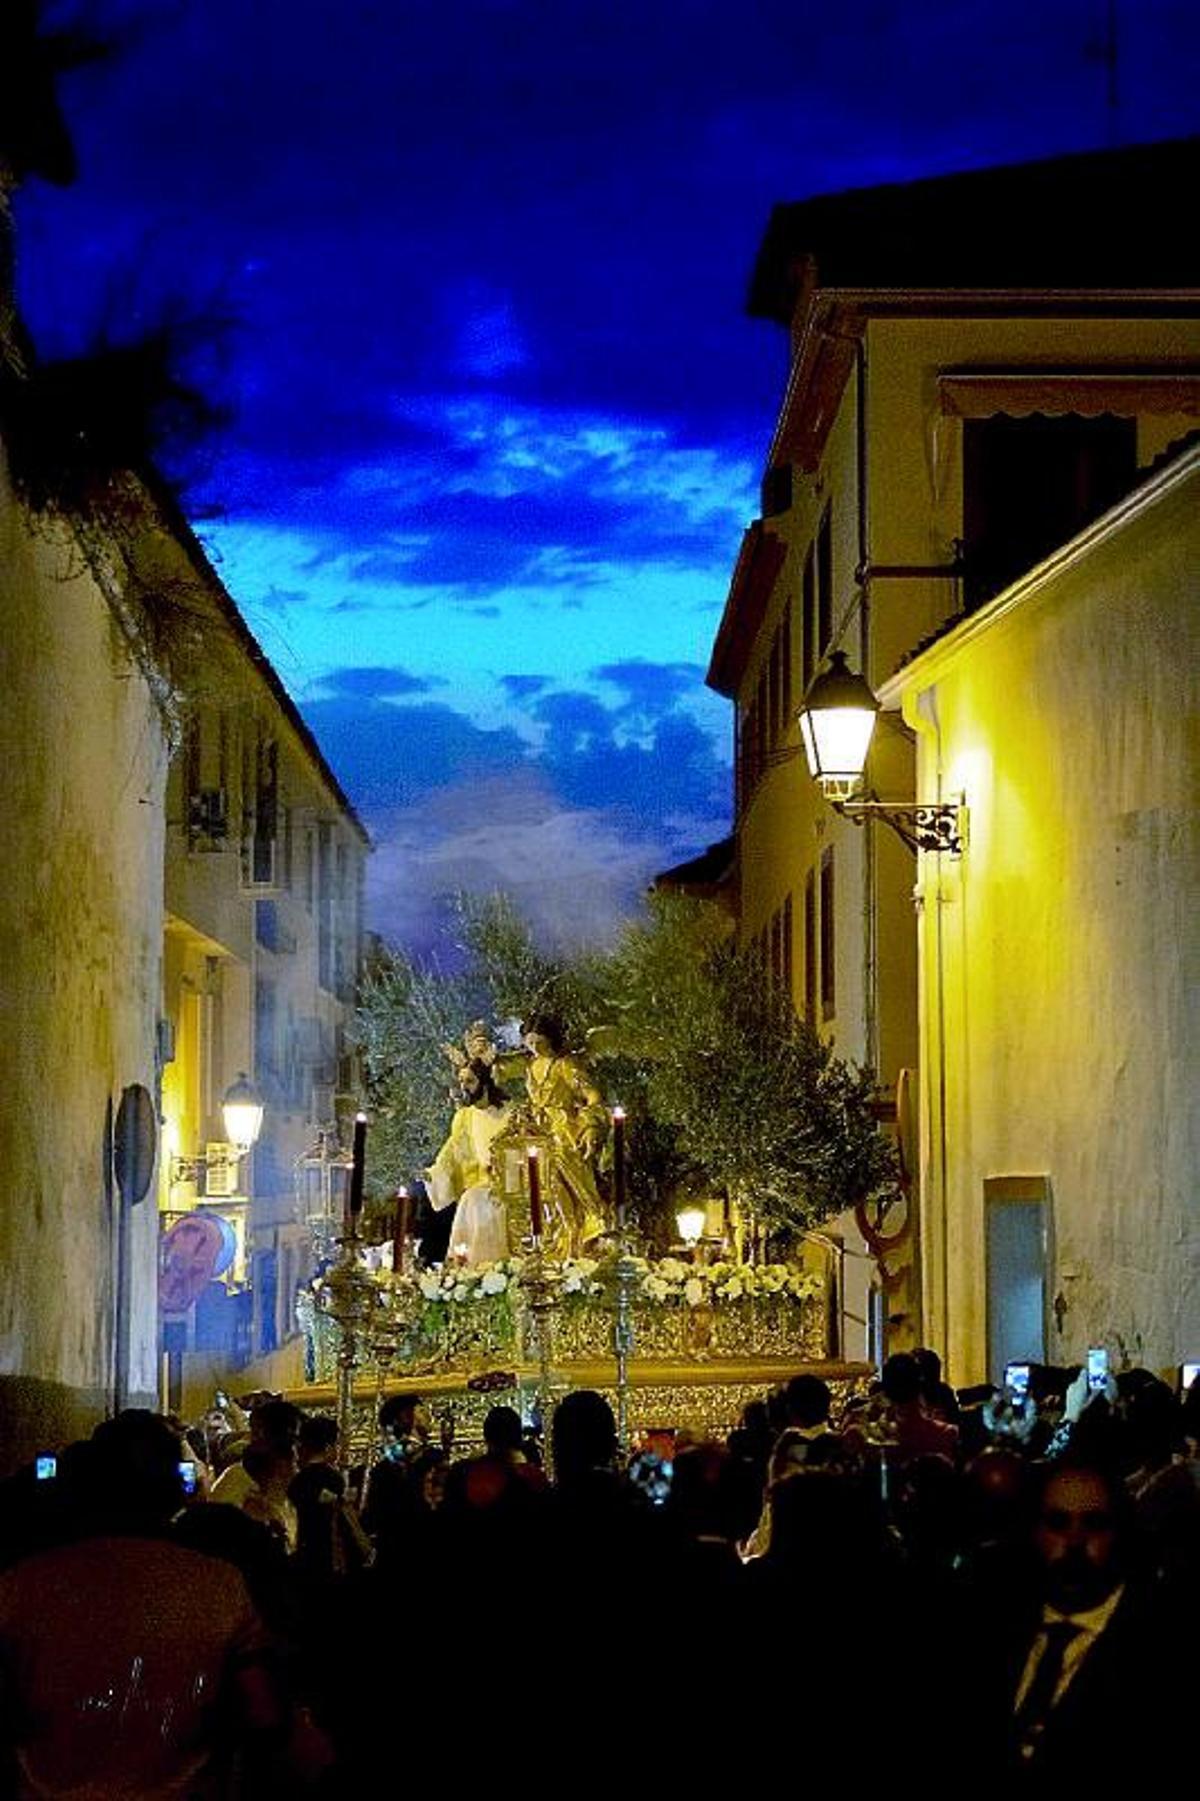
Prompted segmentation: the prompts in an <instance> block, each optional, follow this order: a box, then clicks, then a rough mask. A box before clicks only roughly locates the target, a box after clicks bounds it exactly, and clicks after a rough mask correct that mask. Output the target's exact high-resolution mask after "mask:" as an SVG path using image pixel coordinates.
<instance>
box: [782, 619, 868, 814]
mask: <svg viewBox="0 0 1200 1801" xmlns="http://www.w3.org/2000/svg"><path fill="white" fill-rule="evenodd" d="M878 711H879V702H878V701H877V700H876V698H875V695H874V694H873V693H872V691H871V689H870V687H869V686H868V684H867V683H866V682H865V681H864V680H863V678H862V676H861V675H855V673H854V671H853V670H852V669H849V668H848V667H847V665H846V657H845V653H844V652H843V651H840V650H835V651H834V652H833V654H832V656H831V657H830V659H829V666H828V668H827V669H823V670H822V671H821V673H820V675H819V676H817V678H816V680H815V681H814V682H812V683H811V684H810V686H809V689H808V692H807V694H806V695H805V696H804V705H803V706H802V707H801V708H800V711H799V713H798V715H797V718H798V720H799V722H800V735H801V737H802V739H803V740H804V752H805V755H806V756H807V758H808V767H809V772H810V774H811V775H812V778H813V780H814V781H816V782H819V783H820V785H821V792H822V793H823V794H824V795H826V797H827V798H828V799H830V800H846V799H847V798H848V797H849V796H850V795H851V794H853V793H854V790H855V789H856V788H857V787H858V784H859V782H860V781H861V780H862V772H863V767H864V765H865V764H866V761H867V752H868V750H869V749H870V747H871V734H872V733H873V732H874V730H875V715H876V714H877V713H878Z"/></svg>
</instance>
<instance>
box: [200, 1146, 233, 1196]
mask: <svg viewBox="0 0 1200 1801" xmlns="http://www.w3.org/2000/svg"><path fill="white" fill-rule="evenodd" d="M240 1168H241V1158H240V1157H239V1156H238V1154H237V1151H236V1150H235V1148H234V1146H233V1145H231V1144H222V1143H219V1142H218V1143H215V1144H206V1145H205V1147H204V1193H205V1196H206V1198H207V1199H208V1200H210V1201H227V1200H229V1199H230V1198H231V1197H232V1196H233V1195H235V1194H237V1192H238V1174H239V1171H240Z"/></svg>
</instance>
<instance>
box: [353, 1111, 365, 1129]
mask: <svg viewBox="0 0 1200 1801" xmlns="http://www.w3.org/2000/svg"><path fill="white" fill-rule="evenodd" d="M354 1123H355V1125H358V1126H365V1125H366V1123H367V1116H366V1114H365V1113H356V1114H355V1115H354Z"/></svg>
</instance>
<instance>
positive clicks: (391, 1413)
mask: <svg viewBox="0 0 1200 1801" xmlns="http://www.w3.org/2000/svg"><path fill="white" fill-rule="evenodd" d="M423 1408H424V1402H423V1401H422V1399H421V1396H420V1395H417V1394H403V1395H389V1396H388V1398H387V1400H386V1401H385V1402H384V1403H383V1406H382V1407H381V1408H380V1409H379V1429H380V1431H381V1432H385V1433H386V1432H390V1433H391V1435H392V1437H393V1438H410V1437H412V1436H413V1434H414V1433H417V1432H418V1431H419V1428H420V1423H421V1412H422V1410H423Z"/></svg>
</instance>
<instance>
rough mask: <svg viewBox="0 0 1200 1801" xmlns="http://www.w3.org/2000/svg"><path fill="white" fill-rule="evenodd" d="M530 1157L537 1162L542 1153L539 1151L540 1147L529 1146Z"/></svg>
mask: <svg viewBox="0 0 1200 1801" xmlns="http://www.w3.org/2000/svg"><path fill="white" fill-rule="evenodd" d="M529 1155H530V1156H531V1157H532V1158H533V1159H534V1161H535V1162H536V1161H537V1158H538V1156H539V1155H540V1153H539V1151H538V1147H537V1145H536V1144H531V1145H530V1146H529Z"/></svg>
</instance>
